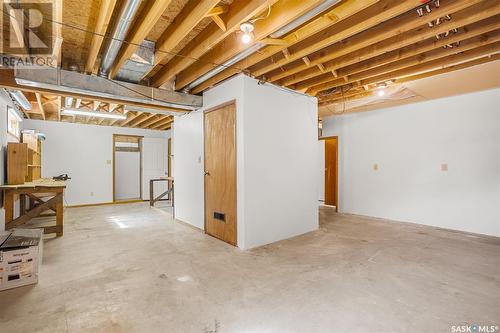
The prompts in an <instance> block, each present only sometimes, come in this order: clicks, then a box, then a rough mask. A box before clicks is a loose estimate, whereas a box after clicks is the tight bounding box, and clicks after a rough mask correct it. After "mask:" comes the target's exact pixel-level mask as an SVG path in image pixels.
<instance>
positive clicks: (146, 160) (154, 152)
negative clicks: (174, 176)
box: [142, 137, 168, 200]
mask: <svg viewBox="0 0 500 333" xmlns="http://www.w3.org/2000/svg"><path fill="white" fill-rule="evenodd" d="M167 154H168V141H167V140H165V139H164V138H147V137H146V138H143V140H142V159H143V163H142V178H143V185H142V186H143V187H142V198H143V199H144V200H149V180H150V179H157V178H160V177H165V176H167V174H168V156H167ZM153 188H154V191H153V195H154V196H155V197H156V196H158V195H160V194H161V193H163V192H165V191H166V190H167V182H154V186H153ZM165 199H166V197H165Z"/></svg>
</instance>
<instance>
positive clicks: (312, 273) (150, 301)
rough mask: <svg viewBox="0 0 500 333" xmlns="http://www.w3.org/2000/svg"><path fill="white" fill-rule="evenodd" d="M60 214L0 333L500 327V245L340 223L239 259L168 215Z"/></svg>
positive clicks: (324, 211)
mask: <svg viewBox="0 0 500 333" xmlns="http://www.w3.org/2000/svg"><path fill="white" fill-rule="evenodd" d="M160 206H164V207H163V208H153V209H151V208H149V206H148V205H147V204H142V203H139V204H128V205H115V206H101V207H91V208H90V207H88V208H72V209H67V210H66V212H65V214H66V221H65V235H64V237H62V238H59V239H51V240H47V241H46V242H45V248H44V263H43V266H42V270H41V273H40V281H39V283H38V285H35V286H30V287H22V288H18V289H14V290H9V291H5V292H0V332H2V333H3V332H16V333H18V332H51V333H52V332H201V333H208V332H238V333H250V332H251V333H256V332H273V333H274V332H451V325H460V324H465V323H470V324H472V323H476V324H480V325H499V324H500V239H498V238H492V237H482V236H477V235H470V234H464V233H459V232H452V231H447V230H439V229H435V228H431V227H425V226H418V225H412V224H403V223H395V222H387V221H382V220H375V219H369V218H363V217H356V216H345V215H338V214H336V213H334V212H333V210H332V209H330V208H326V207H322V208H320V211H321V212H320V216H321V227H320V229H319V230H318V231H316V232H312V233H309V234H307V235H303V236H299V237H296V238H293V239H290V240H286V241H282V242H279V243H276V244H272V245H268V246H265V247H261V248H257V249H253V250H250V251H240V250H238V249H236V248H233V247H231V246H229V245H226V244H225V243H222V242H220V241H218V240H216V239H213V238H211V237H209V236H206V235H204V234H203V233H202V232H200V231H198V230H195V229H193V228H191V227H188V226H186V225H183V224H180V223H177V222H174V221H173V220H172V218H171V215H170V208H166V207H165V203H161V204H160Z"/></svg>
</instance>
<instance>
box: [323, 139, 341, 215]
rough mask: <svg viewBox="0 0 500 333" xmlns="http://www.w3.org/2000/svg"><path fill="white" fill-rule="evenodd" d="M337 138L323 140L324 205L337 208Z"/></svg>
mask: <svg viewBox="0 0 500 333" xmlns="http://www.w3.org/2000/svg"><path fill="white" fill-rule="evenodd" d="M337 156H338V140H337V138H327V139H325V204H326V205H330V206H335V207H337V205H338V200H337V196H338V190H337V186H338V185H337V167H338V166H337V164H338V163H337Z"/></svg>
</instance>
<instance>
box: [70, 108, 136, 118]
mask: <svg viewBox="0 0 500 333" xmlns="http://www.w3.org/2000/svg"><path fill="white" fill-rule="evenodd" d="M87 110H88V109H73V108H64V109H62V112H61V114H62V115H64V116H85V117H96V118H107V119H120V120H125V119H127V116H126V115H124V114H121V113H114V112H101V111H87Z"/></svg>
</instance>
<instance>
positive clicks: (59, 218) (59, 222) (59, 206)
mask: <svg viewBox="0 0 500 333" xmlns="http://www.w3.org/2000/svg"><path fill="white" fill-rule="evenodd" d="M56 198H57V202H56V228H58V229H57V230H56V236H57V237H61V236H62V235H63V221H64V220H63V216H64V215H63V214H64V207H63V195H62V193H59V194H58V195H57V196H56Z"/></svg>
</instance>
